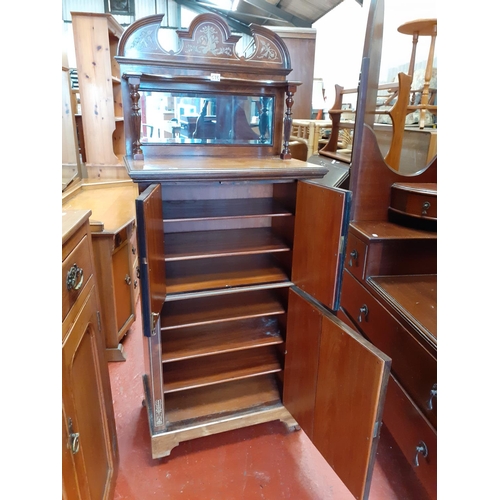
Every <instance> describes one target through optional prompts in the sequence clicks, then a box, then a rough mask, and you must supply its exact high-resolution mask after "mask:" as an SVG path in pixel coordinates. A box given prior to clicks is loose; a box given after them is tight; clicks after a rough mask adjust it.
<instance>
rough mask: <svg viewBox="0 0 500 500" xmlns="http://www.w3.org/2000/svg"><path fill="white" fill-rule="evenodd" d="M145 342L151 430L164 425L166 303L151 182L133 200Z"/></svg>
mask: <svg viewBox="0 0 500 500" xmlns="http://www.w3.org/2000/svg"><path fill="white" fill-rule="evenodd" d="M135 209H136V216H137V228H138V232H137V246H138V248H139V270H140V276H141V302H142V304H141V305H142V325H143V333H144V336H145V337H147V341H146V342H145V345H144V347H145V350H146V352H145V369H146V374H145V376H144V390H145V401H146V406H147V408H148V414H149V416H150V422H149V425H150V431H151V433H152V434H153V433H155V432H157V431H159V430H160V429H163V428H164V426H165V412H164V405H163V372H162V360H161V329H160V314H161V309H162V307H163V304H164V303H165V295H166V293H165V258H164V246H163V235H164V233H163V214H162V199H161V185H160V184H152V185H151V186H149V187H148V188H147V189H146V190H145V191H144V192H143V193H141V194H140V195H139V197H138V198H137V199H136V201H135Z"/></svg>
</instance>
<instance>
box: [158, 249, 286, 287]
mask: <svg viewBox="0 0 500 500" xmlns="http://www.w3.org/2000/svg"><path fill="white" fill-rule="evenodd" d="M284 267H285V266H284V264H283V263H282V262H280V261H279V260H278V259H274V258H273V255H272V254H257V255H242V256H234V257H227V258H218V259H212V258H208V259H197V260H183V261H175V262H167V263H166V264H165V268H166V269H165V275H166V293H167V294H171V293H182V292H194V291H198V290H210V289H217V288H227V287H238V286H245V285H252V284H255V285H256V284H260V283H277V282H282V281H287V280H289V277H290V273H289V272H288V271H287V270H285V269H284Z"/></svg>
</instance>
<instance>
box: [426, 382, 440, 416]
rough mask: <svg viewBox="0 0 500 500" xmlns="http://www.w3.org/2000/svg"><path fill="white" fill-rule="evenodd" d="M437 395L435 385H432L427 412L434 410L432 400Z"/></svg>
mask: <svg viewBox="0 0 500 500" xmlns="http://www.w3.org/2000/svg"><path fill="white" fill-rule="evenodd" d="M437 394H438V390H437V384H434V385H433V386H432V389H431V392H430V397H429V401H428V402H427V408H428V409H429V410H433V409H434V407H433V404H432V400H433V399H434V398H436V397H437Z"/></svg>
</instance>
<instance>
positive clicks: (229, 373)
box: [163, 346, 281, 393]
mask: <svg viewBox="0 0 500 500" xmlns="http://www.w3.org/2000/svg"><path fill="white" fill-rule="evenodd" d="M279 371H281V363H280V361H279V359H278V356H277V352H276V349H275V347H274V346H265V347H260V348H258V349H248V350H245V351H238V352H229V353H223V354H217V355H214V356H210V358H209V359H208V360H206V361H205V362H203V363H200V360H199V359H197V358H193V359H187V360H182V361H176V362H174V363H165V364H164V365H163V380H164V383H163V391H164V392H165V393H170V392H176V391H182V390H185V389H194V388H197V387H203V386H206V385H213V384H219V383H222V382H227V381H230V380H238V379H244V378H249V377H255V376H257V375H264V374H268V373H274V372H279Z"/></svg>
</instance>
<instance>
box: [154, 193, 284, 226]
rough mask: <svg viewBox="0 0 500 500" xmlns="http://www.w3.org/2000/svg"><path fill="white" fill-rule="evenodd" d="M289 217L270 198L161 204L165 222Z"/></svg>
mask: <svg viewBox="0 0 500 500" xmlns="http://www.w3.org/2000/svg"><path fill="white" fill-rule="evenodd" d="M290 215H292V212H290V211H289V210H287V209H286V208H284V207H283V206H282V205H281V204H280V203H278V202H276V201H275V200H274V199H272V198H248V199H225V200H221V199H218V200H174V201H164V202H163V218H164V220H165V222H175V221H178V222H181V221H187V220H190V221H193V220H210V219H227V218H235V217H238V218H240V217H262V216H268V217H278V216H290Z"/></svg>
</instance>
